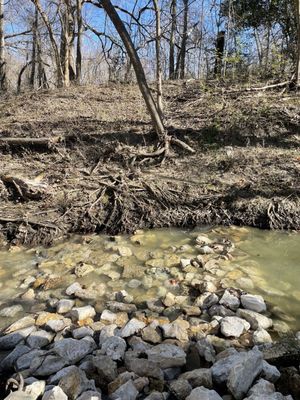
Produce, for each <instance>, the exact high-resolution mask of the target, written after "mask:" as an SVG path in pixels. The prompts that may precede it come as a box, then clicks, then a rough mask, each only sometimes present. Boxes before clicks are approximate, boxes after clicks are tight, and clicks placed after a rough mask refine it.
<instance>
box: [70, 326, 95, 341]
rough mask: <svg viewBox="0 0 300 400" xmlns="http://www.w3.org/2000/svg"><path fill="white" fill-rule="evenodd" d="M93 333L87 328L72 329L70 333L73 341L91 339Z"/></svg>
mask: <svg viewBox="0 0 300 400" xmlns="http://www.w3.org/2000/svg"><path fill="white" fill-rule="evenodd" d="M93 335H94V331H93V329H92V328H90V327H89V326H81V327H80V328H77V329H74V330H73V331H72V336H73V338H74V339H83V338H84V337H86V336H91V337H93Z"/></svg>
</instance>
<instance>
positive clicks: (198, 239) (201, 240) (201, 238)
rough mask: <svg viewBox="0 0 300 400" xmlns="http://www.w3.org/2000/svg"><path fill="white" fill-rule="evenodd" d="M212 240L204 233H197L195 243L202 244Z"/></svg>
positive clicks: (209, 242)
mask: <svg viewBox="0 0 300 400" xmlns="http://www.w3.org/2000/svg"><path fill="white" fill-rule="evenodd" d="M212 242H213V241H212V240H211V239H209V238H208V237H207V236H205V235H198V236H197V237H196V243H197V244H199V245H203V244H207V245H208V244H211V243H212Z"/></svg>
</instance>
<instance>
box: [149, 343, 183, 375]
mask: <svg viewBox="0 0 300 400" xmlns="http://www.w3.org/2000/svg"><path fill="white" fill-rule="evenodd" d="M146 354H147V355H148V359H149V360H150V361H153V362H155V363H157V364H158V365H159V366H160V368H163V369H165V368H172V367H181V366H182V365H185V363H186V354H185V352H184V351H183V350H182V349H181V348H180V347H177V346H175V345H173V344H164V343H162V344H159V345H157V346H154V347H152V348H151V349H150V350H147V351H146Z"/></svg>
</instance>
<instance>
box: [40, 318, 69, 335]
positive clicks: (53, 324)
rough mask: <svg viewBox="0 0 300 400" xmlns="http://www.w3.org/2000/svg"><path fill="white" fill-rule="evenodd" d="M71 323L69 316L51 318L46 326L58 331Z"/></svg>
mask: <svg viewBox="0 0 300 400" xmlns="http://www.w3.org/2000/svg"><path fill="white" fill-rule="evenodd" d="M71 323H72V321H71V320H70V319H69V318H61V319H51V320H49V321H48V322H47V323H46V324H45V328H46V329H50V330H51V331H53V332H56V333H57V332H60V331H62V330H64V329H65V328H66V327H67V326H70V325H71Z"/></svg>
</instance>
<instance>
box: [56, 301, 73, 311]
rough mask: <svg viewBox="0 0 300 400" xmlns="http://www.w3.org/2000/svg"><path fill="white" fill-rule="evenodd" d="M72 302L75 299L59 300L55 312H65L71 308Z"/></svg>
mask: <svg viewBox="0 0 300 400" xmlns="http://www.w3.org/2000/svg"><path fill="white" fill-rule="evenodd" d="M74 304H75V301H73V300H68V299H62V300H59V302H58V303H57V306H56V312H57V313H58V314H65V313H67V312H69V311H71V310H72V308H73V306H74Z"/></svg>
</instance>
